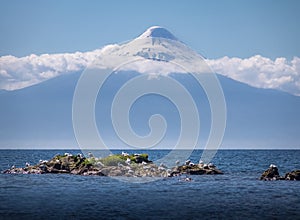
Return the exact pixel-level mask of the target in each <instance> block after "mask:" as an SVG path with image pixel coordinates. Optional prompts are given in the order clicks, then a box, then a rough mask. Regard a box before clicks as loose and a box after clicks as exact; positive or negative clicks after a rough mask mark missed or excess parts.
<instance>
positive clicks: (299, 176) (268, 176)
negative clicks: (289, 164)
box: [260, 164, 300, 181]
mask: <svg viewBox="0 0 300 220" xmlns="http://www.w3.org/2000/svg"><path fill="white" fill-rule="evenodd" d="M260 180H265V181H269V180H300V170H294V171H291V172H288V173H286V174H285V175H284V176H280V175H279V171H278V168H277V166H276V165H274V164H271V165H270V167H269V168H268V169H267V170H265V171H264V172H263V174H262V175H261V177H260Z"/></svg>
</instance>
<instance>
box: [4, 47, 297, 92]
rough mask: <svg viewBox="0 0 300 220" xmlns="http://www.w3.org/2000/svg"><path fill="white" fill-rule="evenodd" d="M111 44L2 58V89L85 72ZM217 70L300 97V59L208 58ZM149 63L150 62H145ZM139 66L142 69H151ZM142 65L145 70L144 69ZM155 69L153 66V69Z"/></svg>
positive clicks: (257, 85) (13, 88) (241, 79)
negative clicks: (92, 48)
mask: <svg viewBox="0 0 300 220" xmlns="http://www.w3.org/2000/svg"><path fill="white" fill-rule="evenodd" d="M117 48H118V45H108V46H106V47H104V48H102V49H97V50H94V51H90V52H75V53H62V54H42V55H34V54H32V55H30V56H26V57H21V58H18V57H14V56H2V57H0V89H6V90H15V89H21V88H24V87H28V86H31V85H34V84H37V83H40V82H43V81H45V80H48V79H50V78H53V77H56V76H59V75H62V74H69V73H73V72H77V71H83V70H84V68H86V67H87V66H88V65H89V64H91V62H92V61H93V60H94V59H96V58H97V57H100V56H102V55H105V54H106V53H107V52H111V51H114V50H117ZM206 62H207V63H208V65H209V66H210V67H211V68H212V69H213V71H214V72H216V73H219V74H222V75H225V76H228V77H230V78H232V79H235V80H237V81H240V82H244V83H247V84H249V85H251V86H254V87H258V88H272V89H278V90H282V91H286V92H289V93H291V94H294V95H298V96H300V58H299V57H294V58H293V59H292V60H291V61H288V60H287V59H286V58H277V59H275V60H271V59H269V58H266V57H262V56H260V55H256V56H253V57H250V58H246V59H241V58H230V57H227V56H226V57H223V58H220V59H210V60H206ZM145 66H147V65H145ZM145 66H144V67H141V66H140V67H138V69H140V70H142V71H141V72H147V70H145V69H143V68H145ZM141 68H142V69H141ZM152 71H153V68H152Z"/></svg>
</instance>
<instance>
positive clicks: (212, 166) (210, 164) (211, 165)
mask: <svg viewBox="0 0 300 220" xmlns="http://www.w3.org/2000/svg"><path fill="white" fill-rule="evenodd" d="M208 167H209V168H215V167H216V166H215V165H214V164H213V163H209V164H208Z"/></svg>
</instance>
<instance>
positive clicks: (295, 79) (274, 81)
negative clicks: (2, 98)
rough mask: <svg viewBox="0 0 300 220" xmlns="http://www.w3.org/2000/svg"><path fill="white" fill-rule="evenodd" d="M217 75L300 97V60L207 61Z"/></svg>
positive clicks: (231, 59) (297, 58)
mask: <svg viewBox="0 0 300 220" xmlns="http://www.w3.org/2000/svg"><path fill="white" fill-rule="evenodd" d="M207 63H208V64H209V65H210V67H211V68H212V69H213V70H214V72H216V73H220V74H222V75H225V76H228V77H230V78H232V79H235V80H237V81H240V82H244V83H247V84H249V85H251V86H254V87H258V88H272V89H278V90H282V91H285V92H288V93H291V94H294V95H298V96H300V58H299V57H294V58H293V59H292V60H291V61H288V60H287V59H286V58H283V57H281V58H277V59H275V60H271V59H269V58H266V57H262V56H260V55H256V56H253V57H250V58H246V59H241V58H229V57H223V58H220V59H215V60H207Z"/></svg>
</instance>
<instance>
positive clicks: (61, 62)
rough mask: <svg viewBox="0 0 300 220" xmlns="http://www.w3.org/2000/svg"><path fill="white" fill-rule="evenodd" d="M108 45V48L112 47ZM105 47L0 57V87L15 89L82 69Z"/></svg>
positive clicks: (99, 54)
mask: <svg viewBox="0 0 300 220" xmlns="http://www.w3.org/2000/svg"><path fill="white" fill-rule="evenodd" d="M113 47H114V45H110V46H109V47H108V49H111V48H113ZM105 50H107V48H106V47H104V48H102V49H98V50H94V51H90V52H85V53H82V52H75V53H62V54H42V55H35V54H31V55H29V56H25V57H21V58H18V57H14V56H2V57H0V89H6V90H15V89H20V88H24V87H27V86H30V85H34V84H37V83H40V82H42V81H45V80H47V79H50V78H53V77H56V76H58V75H61V74H68V73H72V72H76V71H82V70H83V69H84V68H85V67H86V66H87V65H88V64H89V63H90V62H92V61H93V60H94V59H95V58H96V57H98V56H101V54H102V53H103V51H105Z"/></svg>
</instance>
